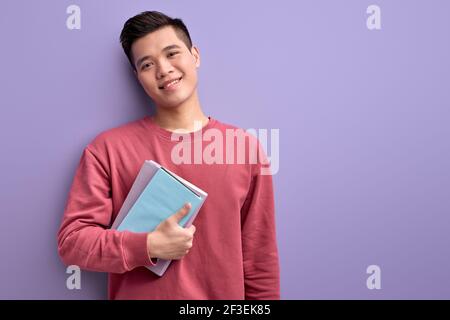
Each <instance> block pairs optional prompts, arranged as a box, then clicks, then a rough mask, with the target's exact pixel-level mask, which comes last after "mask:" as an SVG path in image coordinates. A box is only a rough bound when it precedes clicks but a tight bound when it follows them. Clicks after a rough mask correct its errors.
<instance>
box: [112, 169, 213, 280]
mask: <svg viewBox="0 0 450 320" xmlns="http://www.w3.org/2000/svg"><path fill="white" fill-rule="evenodd" d="M207 196H208V194H207V193H206V192H205V191H203V190H201V189H200V188H198V187H197V186H195V185H194V184H192V183H190V182H189V181H186V180H185V179H183V178H181V177H180V176H178V175H176V174H175V173H173V172H171V171H170V170H168V169H166V168H164V167H163V166H161V165H160V164H158V163H157V162H155V161H153V160H145V161H144V163H143V164H142V167H141V169H140V171H139V173H138V175H137V177H136V179H135V181H134V183H133V185H132V187H131V189H130V192H129V193H128V195H127V197H126V198H125V201H124V203H123V205H122V207H121V208H120V210H119V213H118V214H117V217H116V219H115V220H114V222H113V225H112V226H111V229H116V230H118V231H124V230H127V231H131V232H151V231H153V230H155V229H156V227H157V226H158V225H159V224H160V223H161V222H162V221H164V220H166V219H167V218H169V217H170V216H171V215H173V214H175V213H176V212H177V211H179V210H180V209H181V208H182V207H183V205H184V204H185V203H186V202H190V203H191V209H190V211H189V213H188V214H187V215H186V216H184V217H183V219H181V220H180V222H179V225H180V226H181V227H185V228H188V227H190V226H191V225H192V222H193V221H194V220H195V218H196V216H197V214H198V212H199V211H200V208H201V207H202V205H203V203H204V202H205V200H206V198H207ZM170 263H171V260H164V259H157V262H156V264H155V265H154V266H146V267H147V268H148V269H149V270H150V271H152V272H154V273H155V274H157V275H159V276H162V275H163V274H164V272H165V271H166V270H167V268H168V267H169V265H170Z"/></svg>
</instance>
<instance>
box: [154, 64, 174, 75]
mask: <svg viewBox="0 0 450 320" xmlns="http://www.w3.org/2000/svg"><path fill="white" fill-rule="evenodd" d="M172 72H173V66H172V64H170V62H169V61H161V62H159V63H158V72H157V74H158V79H161V78H164V77H165V76H167V75H168V74H169V73H172Z"/></svg>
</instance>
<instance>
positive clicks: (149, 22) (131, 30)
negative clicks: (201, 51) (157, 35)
mask: <svg viewBox="0 0 450 320" xmlns="http://www.w3.org/2000/svg"><path fill="white" fill-rule="evenodd" d="M167 26H171V27H172V28H174V30H175V33H176V34H177V36H178V38H179V39H180V40H181V41H183V42H184V44H185V45H186V47H187V48H188V49H189V51H190V50H191V49H192V40H191V36H190V35H189V31H188V29H187V27H186V25H185V24H184V22H183V20H181V19H179V18H175V19H174V18H171V17H169V16H167V15H165V14H164V13H161V12H158V11H144V12H141V13H140V14H138V15H135V16H134V17H132V18H130V19H128V20H127V21H126V22H125V24H124V26H123V29H122V32H121V33H120V43H121V44H122V48H123V51H125V54H126V55H127V57H128V60H129V61H130V63H131V66H132V67H133V69H134V70H136V67H135V66H134V61H133V56H132V53H131V46H132V45H133V43H134V42H135V41H136V40H138V39H139V38H142V37H145V36H146V35H147V34H149V33H151V32H154V31H156V30H158V29H161V28H163V27H167Z"/></svg>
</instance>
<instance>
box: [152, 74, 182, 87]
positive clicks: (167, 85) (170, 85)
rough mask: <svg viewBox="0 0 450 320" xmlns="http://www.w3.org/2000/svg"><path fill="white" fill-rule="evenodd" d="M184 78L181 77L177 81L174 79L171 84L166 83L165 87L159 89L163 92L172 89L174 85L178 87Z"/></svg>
mask: <svg viewBox="0 0 450 320" xmlns="http://www.w3.org/2000/svg"><path fill="white" fill-rule="evenodd" d="M182 78H183V77H179V78H177V79H174V80H172V81H170V82H167V83H165V84H164V85H163V86H160V87H158V88H159V89H161V90H165V89H170V87H172V86H173V85H176V84H177V83H179V82H180V81H181V79H182Z"/></svg>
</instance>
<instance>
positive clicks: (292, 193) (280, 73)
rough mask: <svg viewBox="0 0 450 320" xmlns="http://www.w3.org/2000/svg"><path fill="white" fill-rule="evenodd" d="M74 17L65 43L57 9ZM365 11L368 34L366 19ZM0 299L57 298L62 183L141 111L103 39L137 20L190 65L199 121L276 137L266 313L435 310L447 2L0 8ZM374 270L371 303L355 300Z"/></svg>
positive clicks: (443, 252) (445, 241)
mask: <svg viewBox="0 0 450 320" xmlns="http://www.w3.org/2000/svg"><path fill="white" fill-rule="evenodd" d="M71 4H77V5H79V6H80V7H81V30H68V29H67V28H66V18H67V16H68V15H67V14H66V8H67V7H68V6H69V5H71ZM371 4H377V5H379V6H380V7H381V19H382V29H381V30H379V31H369V30H368V29H367V27H366V18H367V16H368V15H367V14H366V8H367V7H368V6H369V5H371ZM0 8H1V10H0V36H1V42H2V44H1V53H0V54H1V56H0V57H1V59H0V70H1V72H0V74H1V75H0V84H1V95H0V104H1V108H0V112H1V117H0V119H1V129H0V130H1V137H2V139H1V158H0V170H1V190H0V195H1V198H0V200H1V217H0V218H1V221H2V222H1V225H0V254H1V260H2V263H1V264H0V298H3V299H17V298H22V299H33V298H38V299H49V298H52V299H103V298H106V275H105V274H101V273H93V272H86V271H83V272H82V279H81V284H82V289H81V290H72V291H71V290H68V289H67V288H66V278H67V277H68V276H69V275H68V274H66V273H65V270H66V269H65V266H64V265H63V264H62V262H61V261H60V260H59V257H58V255H57V251H56V233H57V230H58V227H59V224H60V221H61V217H62V213H63V209H64V205H65V202H66V199H67V194H68V191H69V187H70V184H71V182H72V178H73V174H74V172H75V169H76V166H77V164H78V161H79V158H80V156H81V152H82V149H83V147H84V146H85V145H86V144H87V143H88V142H89V141H91V139H92V138H94V137H95V135H97V134H98V133H99V132H101V131H103V130H106V129H108V128H111V127H114V126H117V125H120V124H123V123H126V122H128V121H131V120H134V119H137V118H140V117H142V116H144V115H145V114H148V113H149V112H150V111H151V108H150V99H149V98H148V97H147V96H146V94H145V92H144V91H143V90H142V88H141V87H140V86H139V84H138V82H137V81H136V80H135V78H134V76H133V74H132V72H131V69H130V68H129V66H128V62H127V60H126V58H125V55H124V54H123V52H122V49H121V47H120V44H119V41H118V38H119V33H120V31H121V28H122V26H123V23H124V22H125V21H126V19H127V18H129V17H131V16H133V15H135V14H137V13H139V12H141V11H144V10H160V11H163V12H165V13H167V14H169V15H172V16H175V17H181V18H182V19H183V20H184V22H185V23H186V24H187V26H188V28H189V29H190V32H191V36H192V38H193V41H194V43H195V44H196V45H198V47H199V48H200V53H201V58H202V65H201V67H200V71H199V72H200V75H199V77H200V85H199V93H200V98H201V103H202V106H203V108H204V111H205V113H206V114H208V115H211V116H213V117H214V118H217V119H219V120H221V121H223V122H227V123H232V124H235V125H237V126H240V127H243V128H267V129H270V128H279V129H280V170H279V172H278V174H277V175H275V176H274V181H275V188H276V189H275V194H276V209H277V212H276V218H277V232H278V240H279V249H280V263H281V289H282V298H283V299H330V298H335V299H347V298H357V299H380V298H384V299H393V298H405V299H411V298H412V299H416V298H424V299H429V298H441V299H442V298H447V299H448V298H450V274H449V270H450V257H449V243H450V233H449V231H450V217H449V214H450V196H449V190H450V150H449V149H450V148H449V146H450V139H449V138H450V126H449V122H450V121H449V120H450V111H449V108H450V90H449V89H450V88H449V84H450V62H449V61H450V59H449V57H450V45H449V38H450V37H449V31H450V19H449V12H450V2H448V1H444V0H442V1H437V0H436V1H431V2H430V1H425V0H421V1H362V0H353V1H332V0H329V1H317V0H315V1H312V0H311V1H263V2H261V1H220V2H219V1H206V0H205V1H192V0H191V1H170V2H169V1H118V0H116V1H110V0H108V1H106V0H101V1H99V0H97V1H87V0H84V1H61V0H58V1H56V0H52V1H12V0H9V1H2V4H1V7H0ZM371 264H376V265H379V266H380V267H381V276H382V277H381V286H382V289H381V290H368V289H367V287H366V279H367V277H368V275H367V274H366V268H367V266H369V265H371Z"/></svg>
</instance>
